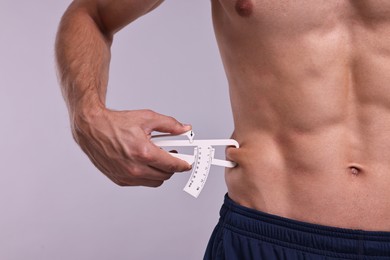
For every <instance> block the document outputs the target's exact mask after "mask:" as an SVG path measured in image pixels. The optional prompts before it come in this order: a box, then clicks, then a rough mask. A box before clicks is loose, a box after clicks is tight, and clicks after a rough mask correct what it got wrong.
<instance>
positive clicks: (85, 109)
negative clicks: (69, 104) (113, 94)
mask: <svg viewBox="0 0 390 260" xmlns="http://www.w3.org/2000/svg"><path fill="white" fill-rule="evenodd" d="M107 111H108V109H107V108H106V107H105V106H104V105H103V104H101V103H100V102H96V103H94V104H91V103H90V104H84V105H81V104H79V105H78V106H75V107H73V108H72V109H69V115H70V124H71V127H72V131H73V133H74V134H75V133H80V132H84V131H86V129H88V128H90V126H91V124H94V123H96V122H99V121H100V120H101V118H102V117H104V115H105V113H106V112H107Z"/></svg>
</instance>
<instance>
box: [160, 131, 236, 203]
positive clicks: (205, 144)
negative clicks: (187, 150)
mask: <svg viewBox="0 0 390 260" xmlns="http://www.w3.org/2000/svg"><path fill="white" fill-rule="evenodd" d="M182 135H184V136H187V137H188V139H189V140H187V141H186V140H156V138H158V137H168V136H172V135H167V134H161V135H154V136H152V142H153V143H154V144H155V145H157V146H160V147H164V146H171V147H174V146H194V154H193V155H188V154H180V153H170V154H171V155H172V156H174V157H176V158H179V159H182V160H185V161H186V162H187V163H189V164H191V165H192V172H191V177H190V179H189V180H188V182H187V184H186V186H185V187H184V191H185V192H187V193H189V194H190V195H192V196H194V197H195V198H197V197H198V196H199V194H200V192H201V191H202V189H203V187H204V185H205V183H206V180H207V177H208V174H209V172H210V168H211V165H218V166H223V167H229V168H233V167H235V166H236V164H235V163H234V162H231V161H226V160H219V159H215V158H214V154H215V149H214V148H213V146H235V147H236V148H239V144H238V142H237V141H236V140H233V139H217V140H194V136H195V134H194V132H193V131H192V130H191V131H188V132H186V133H184V134H182Z"/></svg>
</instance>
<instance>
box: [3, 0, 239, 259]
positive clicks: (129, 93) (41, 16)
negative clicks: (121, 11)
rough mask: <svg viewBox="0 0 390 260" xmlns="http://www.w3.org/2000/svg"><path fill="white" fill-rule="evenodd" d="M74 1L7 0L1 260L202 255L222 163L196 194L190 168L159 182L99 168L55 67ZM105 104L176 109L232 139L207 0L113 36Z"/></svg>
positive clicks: (161, 12)
mask: <svg viewBox="0 0 390 260" xmlns="http://www.w3.org/2000/svg"><path fill="white" fill-rule="evenodd" d="M69 3H70V1H64V0H56V1H53V0H40V1H39V0H37V1H27V0H25V1H12V0H1V1H0V120H1V121H0V122H1V127H0V147H1V150H0V152H1V154H0V162H1V163H0V207H1V210H0V259H4V260H13V259H18V260H19V259H50V260H55V259H118V260H120V259H187V260H191V259H201V258H202V256H203V253H204V249H205V247H206V244H207V241H208V238H209V236H210V234H211V232H212V229H213V227H214V226H215V224H216V222H217V219H218V211H219V208H220V205H221V203H222V200H223V195H224V194H225V192H226V187H225V183H224V177H223V169H222V168H218V167H213V168H212V171H211V174H210V176H209V180H208V183H207V184H206V187H205V189H204V191H203V193H202V194H201V195H200V197H199V198H198V199H193V198H192V197H190V196H189V195H187V194H186V193H184V192H183V191H182V188H183V186H184V185H185V183H186V181H187V179H188V177H189V173H181V174H177V175H176V176H174V177H173V178H172V179H171V180H170V181H169V182H167V183H165V184H164V185H163V186H162V187H161V188H158V189H150V188H142V187H131V188H120V187H117V186H115V185H114V184H113V183H111V182H110V181H109V180H108V179H107V178H106V177H105V176H104V175H103V174H101V173H99V172H98V171H97V170H96V169H95V168H94V167H93V165H92V164H91V163H90V162H89V160H88V158H87V157H86V156H85V155H84V154H83V153H82V152H81V150H80V149H79V148H78V147H77V145H76V144H75V143H74V142H73V140H72V138H71V134H70V127H69V123H68V116H67V111H66V108H65V104H64V102H63V100H62V97H61V94H60V90H59V87H58V84H57V80H56V77H55V70H54V50H53V44H54V37H55V33H56V28H57V24H58V22H59V19H60V16H61V15H62V13H63V12H64V10H65V8H66V7H67V6H68V4H69ZM107 104H108V106H109V107H110V108H113V109H141V108H151V109H153V110H155V111H157V112H160V113H163V114H167V115H171V116H174V117H176V118H177V119H179V120H180V121H182V122H184V123H191V124H192V125H193V128H194V131H195V133H196V134H197V136H196V137H197V138H198V139H206V138H227V137H229V136H230V133H231V132H232V129H233V125H232V118H231V109H230V105H229V96H228V89H227V82H226V79H225V76H224V72H223V68H222V65H221V61H220V58H219V54H218V49H217V46H216V43H215V38H214V34H213V29H212V22H211V13H210V1H193V0H169V1H166V2H165V3H164V4H163V5H162V6H161V7H159V8H158V9H156V10H155V11H154V12H152V13H151V14H149V15H147V16H145V17H142V18H141V19H139V20H137V21H136V22H134V23H133V24H132V25H130V26H129V27H127V28H126V29H124V30H122V31H121V32H120V33H119V34H117V36H116V38H115V43H114V45H113V58H112V64H111V78H110V84H109V91H108V102H107ZM222 154H223V151H219V156H222Z"/></svg>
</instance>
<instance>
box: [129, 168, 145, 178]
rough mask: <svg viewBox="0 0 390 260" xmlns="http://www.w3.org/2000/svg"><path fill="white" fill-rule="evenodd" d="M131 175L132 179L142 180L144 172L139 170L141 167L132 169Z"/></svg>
mask: <svg viewBox="0 0 390 260" xmlns="http://www.w3.org/2000/svg"><path fill="white" fill-rule="evenodd" d="M129 173H130V175H131V176H132V177H134V178H137V179H139V178H141V177H142V175H143V171H142V169H141V168H139V167H132V168H131V169H130V171H129Z"/></svg>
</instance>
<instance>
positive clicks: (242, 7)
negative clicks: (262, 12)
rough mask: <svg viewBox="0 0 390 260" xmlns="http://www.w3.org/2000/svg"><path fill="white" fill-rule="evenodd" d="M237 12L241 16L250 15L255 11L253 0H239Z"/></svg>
mask: <svg viewBox="0 0 390 260" xmlns="http://www.w3.org/2000/svg"><path fill="white" fill-rule="evenodd" d="M236 12H237V13H238V15H239V16H241V17H249V16H250V15H251V14H252V12H253V3H252V0H237V2H236Z"/></svg>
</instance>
